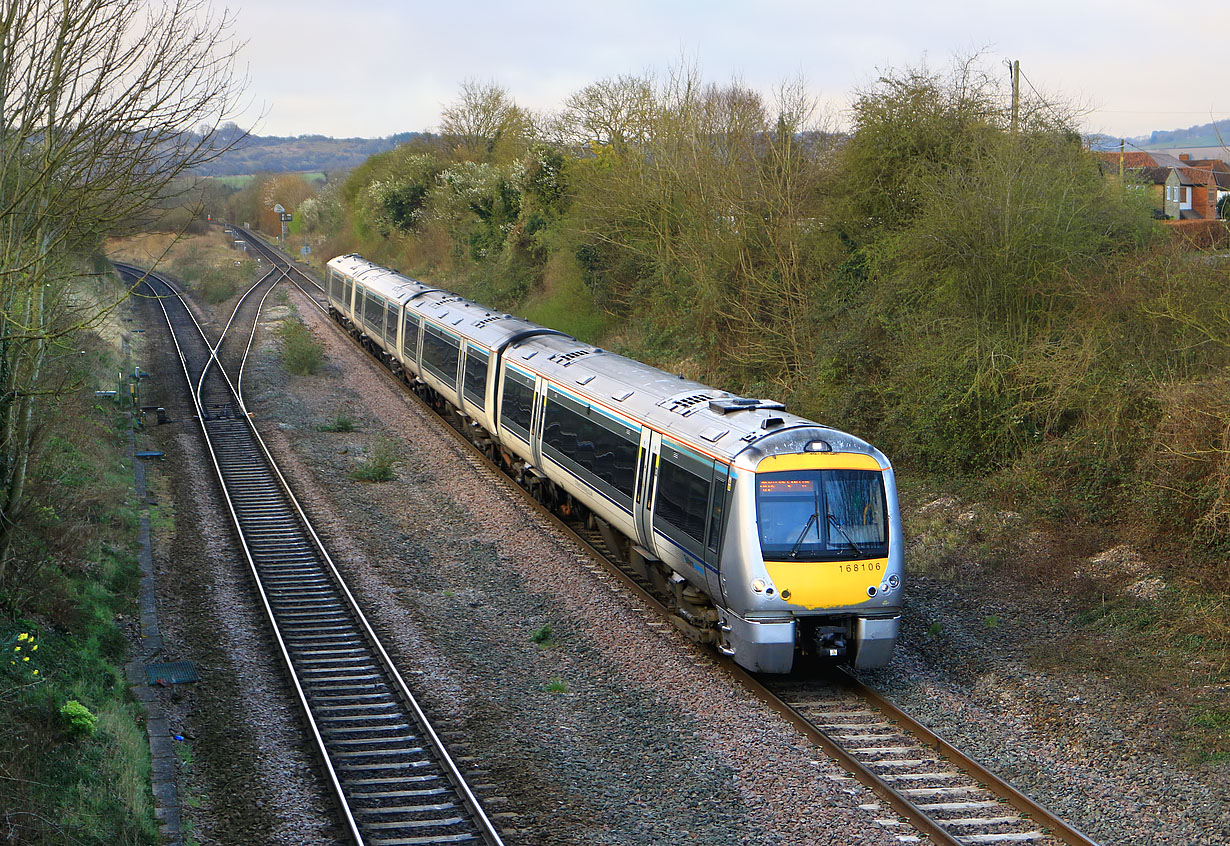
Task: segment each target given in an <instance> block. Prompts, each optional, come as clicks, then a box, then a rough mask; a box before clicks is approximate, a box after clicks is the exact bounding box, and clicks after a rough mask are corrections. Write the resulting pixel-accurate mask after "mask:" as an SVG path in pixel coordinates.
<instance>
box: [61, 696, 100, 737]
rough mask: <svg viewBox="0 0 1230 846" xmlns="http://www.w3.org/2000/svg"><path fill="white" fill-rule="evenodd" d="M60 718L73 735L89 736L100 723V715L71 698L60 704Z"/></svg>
mask: <svg viewBox="0 0 1230 846" xmlns="http://www.w3.org/2000/svg"><path fill="white" fill-rule="evenodd" d="M60 718H61V719H62V720H63V721H64V724H65V725H66V726H67V728H68V733H69V734H70V735H72V736H73V737H89V736H91V735H92V734H94V727H95V726H97V725H98V717H96V716H94V715H93V714H92V713H91V712H90V709H89V708H87V707H85V706H84V705H82V704H81V703H80V702H78V701H77V700H76V699H70V700H68V701H67V702H65V703H64V704H63V705H62V706H60Z"/></svg>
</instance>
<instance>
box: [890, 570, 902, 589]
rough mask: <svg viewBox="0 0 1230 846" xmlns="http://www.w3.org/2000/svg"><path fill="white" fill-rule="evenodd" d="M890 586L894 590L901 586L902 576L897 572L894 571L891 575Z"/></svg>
mask: <svg viewBox="0 0 1230 846" xmlns="http://www.w3.org/2000/svg"><path fill="white" fill-rule="evenodd" d="M888 586H889V587H890V588H892V589H893V590H896V589H897V588H899V587H901V577H900V576H898V575H897V574H896V573H893V574H892V575H891V576H889V577H888Z"/></svg>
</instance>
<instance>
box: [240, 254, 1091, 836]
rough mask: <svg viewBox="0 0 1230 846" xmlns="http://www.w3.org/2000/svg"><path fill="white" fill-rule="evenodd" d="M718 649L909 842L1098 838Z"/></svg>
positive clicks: (858, 690) (925, 742)
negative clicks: (864, 790)
mask: <svg viewBox="0 0 1230 846" xmlns="http://www.w3.org/2000/svg"><path fill="white" fill-rule="evenodd" d="M239 231H241V232H243V233H244V236H245V237H246V238H247V240H248V243H249V244H250V245H252V246H253V247H254V248H255V249H256V250H257V251H259V252H260V253H261V255H262V256H264V257H265V259H266V260H268V261H269V262H271V263H272V264H273V265H274V266H275V267H280V268H285V269H286V271H287V278H288V280H289V281H291V282H292V283H293V284H295V285H296V287H298V288H299V289H300V290H301V291H303V293H304V294H305V295H307V296H308V297H309V298H310V299H311V300H312V302H313V303H314V304H315V305H316V307H317V308H319V309H320V310H321V311H322V312H325V313H326V314H327V312H328V306H327V301H326V299H325V297H324V291H323V289H322V287H321V286H320V283H318V282H317V281H316V280H314V279H312V278H311V277H310V276H308V275H307V274H306V273H304V272H303V271H301V270H299V269H298V268H296V267H294V265H293V264H292V263H290V262H289V261H288V260H287V259H286V258H285V257H284V256H282V255H280V254H279V253H277V252H276V251H275V250H273V249H271V248H270V247H269V246H268V245H266V244H264V243H263V242H262V241H261V239H259V238H258V237H256V236H254V235H252V233H250V232H246V231H244V230H239ZM444 420H445V422H446V423H448V424H450V427H449V429H450V431H451V432H452V433H453V434H454V436H455V437H457V438H458V439H459V440H461V441H464V442H465V443H466V444H467V445H469V446H470V447H471V448H473V449H474V455H475V458H476V459H481V460H483V461H486V462H487V463H488V464H489V466H491V467H492V469H495V470H500V469H501V468H500V467H499V466H498V465H497V464H495V463H494V462H492V461H490V459H489V458H488V457H487V456H486V455H485V454H484V453H482V452H481V451H479V450H478V449H477V448H475V447H474V445H473V444H472V442H471V441H470V439H469V438H468V437H467V436H466V431H465V428H464V427H463V426H462V425H460V420H459V419H458V418H457V417H456V415H446V416H444ZM525 497H526V500H527V501H528V502H529V503H531V504H532V505H533V506H534V507H536V508H538V509H539V511H540V512H541V513H542V514H543V515H544V516H545V517H546V518H547V519H549V520H551V521H552V522H553V523H555V524H556V525H557V526H559V527H560V528H562V529H564V530H565V531H567V532H569V533H570V534H572V535H573V536H574V537H575V538H576V539H577V540H578V541H579V542H580V543H581V545H582V546H583V547H584V548H586V549H587V551H589V552H590V553H591V555H592V556H593V558H594V559H595V561H596V562H598V563H596V564H595V567H600V568H602V569H603V571H604V572H608V573H612V574H614V575H615V576H616V577H618V578H619V579H620V581H622V582H623V583H624V585H625V586H626V587H627V588H628V589H629V590H632V591H633V592H635V593H637V594H638V595H639V596H640V597H641V598H642V599H643V600H644V601H646V602H648V603H650V604H652V605H653V606H655V607H656V608H657V609H658V610H659V611H660V612H661V613H662V614H663V615H664V616H669V614H670V609H669V608H668V607H667V605H666V604H665V603H664V602H663V601H662V598H661V597H660V596H659V595H658V594H657V593H656V592H654V590H653V588H652V586H651V585H650V584H649V583H648V582H646V581H645V580H644V579H643V578H642V577H641V576H639V575H638V574H636V573H634V572H633V571H631V570H630V569H629V568H627V567H626V566H624V565H623V563H622V562H621V561H620V560H618V559H617V558H616V557H615V556H612V555H611V554H610V552H609V550H608V548H607V546H606V544H605V543H604V542H603V540H602V538H601V536H600V534H599V533H598V532H597V531H595V530H594V529H593V528H592V527H589V526H586V525H582V524H578V523H577V522H576V521H566V520H563V519H561V518H560V517H559V516H558V515H556V514H555V513H554V512H552V511H551V510H549V509H547V508H545V507H544V506H543V505H542V504H541V503H539V502H537V501H536V500H534V499H533V498H532V497H531V496H530V495H529V493H528V492H526V493H525ZM715 657H717V658H718V660H719V661H720V662H721V663H722V664H723V665H724V667H725V668H726V669H727V671H728V672H729V673H730V674H731V675H733V676H735V677H736V678H737V679H739V681H740V682H741V683H742V684H744V686H746V687H747V688H748V689H749V690H751V691H752V692H753V693H755V694H756V695H757V696H758V697H760V698H761V699H762V700H763V701H764V702H766V703H767V704H768V705H769V706H770V707H772V708H774V709H775V710H777V711H778V712H779V713H781V714H782V715H784V716H785V717H786V718H787V719H788V720H790V721H791V722H792V723H794V724H795V725H796V726H797V727H798V728H799V730H800V731H802V732H803V733H804V734H805V735H807V736H808V737H809V738H811V739H812V740H813V742H815V743H816V744H817V745H818V746H819V747H820V748H822V749H823V750H824V751H825V752H826V753H827V754H828V755H829V756H830V757H833V758H835V759H837V760H838V762H839V763H840V764H841V765H842V766H843V767H844V768H845V769H846V770H847V772H849V773H850V774H851V776H852V777H853V778H854V779H856V780H858V781H859V782H861V783H862V784H864V785H866V786H867V787H869V788H870V789H871V790H872V791H873V792H874V793H875V794H876V796H877V797H878V798H879V799H880V800H881V803H882V804H881V803H876V804H874V805H869V806H867V807H866V808H865V809H866V810H867V811H869V812H870V813H872V814H873V815H874V818H875V821H876V823H877V824H878V825H881V826H883V827H885V828H888V829H890V830H898V829H899V830H901V834H900V835H899V836H900V838H901V839H902V840H903V841H905V842H912V841H916V840H917V838H918V836H919V835H924V836H926V837H928V838H929V839H930V842H932V843H938V844H946V846H975V844H999V843H1006V844H1011V843H1026V844H1033V846H1057V844H1067V846H1097V844H1096V843H1095V842H1094V841H1093V840H1091V839H1089V838H1088V837H1086V836H1085V835H1084V834H1082V833H1081V832H1080V831H1078V830H1077V829H1076V828H1074V827H1073V826H1071V825H1069V824H1067V823H1066V822H1065V821H1063V820H1062V819H1060V818H1058V817H1056V816H1055V815H1053V814H1051V813H1050V812H1049V811H1047V810H1046V809H1045V808H1043V807H1042V806H1041V805H1039V804H1038V803H1036V802H1034V801H1033V800H1032V799H1030V798H1029V797H1028V796H1026V795H1025V794H1023V793H1021V792H1020V791H1019V790H1017V789H1016V788H1015V787H1013V786H1012V785H1011V784H1009V783H1008V782H1007V781H1006V780H1004V779H1002V778H1000V777H998V776H997V775H995V774H994V773H992V772H991V771H989V770H987V769H986V768H985V767H983V766H981V765H980V764H978V762H977V761H975V760H973V759H972V758H969V757H968V756H966V755H964V754H963V753H962V752H961V751H960V750H958V749H957V748H956V747H954V746H953V745H952V744H950V743H948V742H947V741H945V740H944V739H943V738H942V737H940V736H939V735H937V734H935V733H934V732H932V731H930V730H929V729H928V728H926V726H923V725H922V724H920V723H918V722H917V721H916V720H914V719H912V718H911V717H910V716H909V715H908V714H906V713H905V712H903V711H902V710H901V709H900V708H898V707H897V706H896V705H895V704H893V703H892V702H891V701H889V700H887V699H885V698H884V697H882V696H880V695H879V694H878V693H876V692H875V691H874V690H872V689H870V688H868V687H866V686H865V685H863V684H861V683H860V682H859V681H858V680H856V679H855V678H853V677H852V676H850V675H849V674H847V673H844V672H840V671H833V670H828V671H823V672H819V671H818V672H817V673H815V674H814V675H813V676H810V677H809V676H805V675H801V674H796V675H793V676H790V677H787V678H786V679H775V678H774V677H768V676H765V677H756V676H753V675H751V674H749V673H747V672H746V671H744V670H743V669H742V668H740V667H738V666H737V665H735V664H734V662H733V661H731V660H729V659H726V658H722V657H721V656H715ZM902 820H904V821H905V823H903V822H902ZM906 823H908V826H907V825H906ZM909 827H912V829H913V831H909V830H908V828H909ZM914 832H917V834H915V833H914Z"/></svg>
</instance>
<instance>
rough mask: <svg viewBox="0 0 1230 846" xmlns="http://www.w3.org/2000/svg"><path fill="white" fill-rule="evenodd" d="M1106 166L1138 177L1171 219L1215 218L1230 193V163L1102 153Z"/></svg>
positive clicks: (1148, 153)
mask: <svg viewBox="0 0 1230 846" xmlns="http://www.w3.org/2000/svg"><path fill="white" fill-rule="evenodd" d="M1097 155H1098V158H1099V159H1100V160H1101V161H1102V162H1103V168H1104V170H1105V171H1106V172H1108V173H1110V174H1114V175H1117V174H1118V173H1122V174H1124V175H1125V176H1126V175H1131V176H1133V177H1135V178H1136V179H1137V180H1139V181H1140V182H1141V183H1142V184H1143V186H1144V188H1145V190H1147V191H1148V194H1149V197H1150V198H1151V199H1152V201H1153V206H1154V208H1155V209H1157V210H1158V211H1159V212H1160V213H1161V214H1162V215H1164V216H1165V217H1167V218H1169V219H1171V220H1215V219H1217V217H1218V214H1217V208H1218V202H1219V201H1220V200H1221V199H1222V198H1224V197H1226V196H1230V164H1227V163H1226V162H1224V161H1222V160H1221V159H1193V158H1191V156H1189V155H1188V154H1187V153H1180V154H1179V155H1178V156H1172V155H1170V154H1169V153H1162V152H1157V151H1144V150H1134V151H1132V152H1127V151H1123V152H1115V151H1104V152H1099V153H1098V154H1097Z"/></svg>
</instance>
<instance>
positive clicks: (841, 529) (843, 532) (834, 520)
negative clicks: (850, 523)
mask: <svg viewBox="0 0 1230 846" xmlns="http://www.w3.org/2000/svg"><path fill="white" fill-rule="evenodd" d="M812 516H813V517H815V516H816V515H814V514H813V515H812ZM829 522H830V523H832V524H833V525H834V526H836V527H837V531H839V532H841V536H842V537H844V538H845V539H846V540H847V541H849V542H850V546H851V547H852V548H853V549H854V551H855V552H856V553H858V554H859V555H862V554H863V550H862V549H861V548H860V547H859V545H858V544H856V543H855V542H854V538H852V537H850V533H849V532H847V531H846V527H845V526H843V525H841V523H840V522H839V521H838V520H837V518H836V517H834V516H833V513H832V512H831V511H830V512H829Z"/></svg>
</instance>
